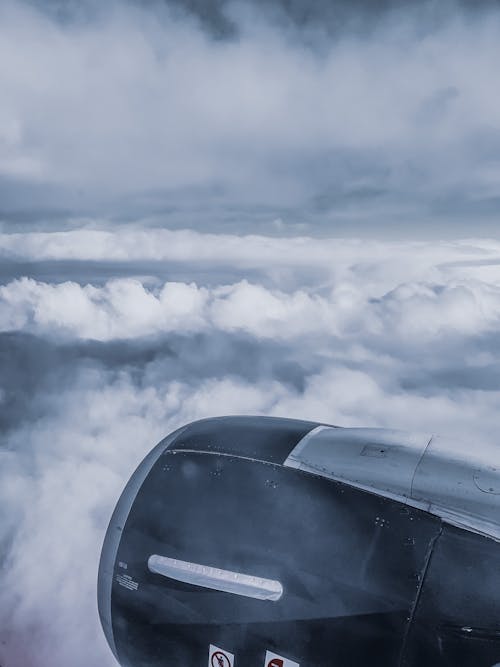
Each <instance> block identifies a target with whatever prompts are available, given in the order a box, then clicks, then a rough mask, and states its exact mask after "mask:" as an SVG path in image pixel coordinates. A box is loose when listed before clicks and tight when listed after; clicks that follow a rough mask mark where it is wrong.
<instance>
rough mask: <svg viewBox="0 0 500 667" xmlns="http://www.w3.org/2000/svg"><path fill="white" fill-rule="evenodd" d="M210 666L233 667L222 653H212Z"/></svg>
mask: <svg viewBox="0 0 500 667" xmlns="http://www.w3.org/2000/svg"><path fill="white" fill-rule="evenodd" d="M210 665H211V667H231V661H230V660H229V658H228V657H227V655H226V654H225V653H222V651H215V653H212V657H211V659H210Z"/></svg>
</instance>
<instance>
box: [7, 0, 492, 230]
mask: <svg viewBox="0 0 500 667" xmlns="http://www.w3.org/2000/svg"><path fill="white" fill-rule="evenodd" d="M310 4H311V3H305V2H304V3H302V2H296V3H284V2H283V3H279V2H277V3H275V4H274V5H273V4H271V5H269V3H265V2H253V3H251V2H239V3H238V2H222V1H220V2H215V0H214V1H213V2H211V3H201V2H194V3H189V4H188V6H189V7H190V8H191V10H192V9H193V8H194V10H196V11H194V12H193V11H188V10H187V9H186V8H185V7H184V4H183V3H182V2H175V3H160V2H147V3H146V2H145V3H138V2H136V3H134V2H111V3H96V2H89V1H87V2H83V3H72V2H52V3H35V2H30V3H28V2H20V1H18V2H14V1H13V0H6V1H5V2H2V3H1V7H0V63H1V65H0V94H1V97H2V108H1V110H0V200H1V202H2V203H1V208H2V210H0V218H2V219H3V220H4V222H5V224H12V223H15V222H17V223H19V222H20V221H21V222H24V223H29V222H33V220H36V221H38V223H39V222H40V220H41V219H43V220H45V221H46V222H47V224H51V225H54V224H55V222H54V221H55V220H56V219H57V216H59V220H62V219H63V218H64V216H66V215H67V214H68V213H71V214H79V215H81V214H95V213H96V211H98V212H99V215H101V216H102V215H103V214H106V215H108V216H117V217H119V218H120V219H121V220H123V219H129V218H130V217H147V218H148V219H150V220H155V221H158V220H161V221H165V220H167V221H168V224H169V225H170V226H171V227H172V226H176V227H183V226H185V225H186V220H189V222H188V224H189V225H190V226H191V225H192V224H193V220H196V224H197V226H199V227H203V228H204V229H205V230H207V229H211V230H218V231H221V230H222V229H226V230H234V229H236V230H237V231H241V229H242V226H245V228H246V229H247V230H248V231H251V230H253V231H255V230H256V229H260V230H261V231H262V230H263V229H264V226H267V225H269V223H270V222H272V221H274V220H276V221H277V223H276V224H277V226H278V231H279V232H280V233H282V232H283V230H289V231H290V226H293V225H305V226H306V227H307V231H308V233H324V232H325V227H326V226H327V228H328V231H329V232H330V233H331V231H332V230H334V231H335V232H336V233H337V234H346V233H347V234H364V235H366V234H368V235H370V234H372V235H373V234H374V233H376V234H380V230H381V229H384V230H385V231H386V233H389V232H392V233H394V230H395V229H396V230H398V233H399V234H400V235H406V236H410V237H415V236H417V235H422V234H424V235H425V236H427V237H428V236H429V235H430V234H431V233H432V234H436V233H437V235H448V236H449V235H450V232H447V229H448V225H449V223H450V222H451V221H452V222H453V225H454V227H453V229H454V232H452V234H453V233H455V234H456V233H457V230H459V233H460V234H462V235H464V234H465V235H472V234H475V233H477V229H478V225H479V228H480V229H482V230H483V231H487V232H488V233H489V234H490V235H491V234H493V233H494V232H496V228H495V225H496V212H497V209H498V201H499V199H498V197H499V191H498V182H499V178H498V175H499V173H498V170H499V167H498V164H499V157H500V143H499V137H500V125H499V123H500V121H499V119H500V96H499V93H498V92H497V91H498V85H497V63H498V60H499V57H500V39H499V37H500V10H499V9H498V5H495V4H494V3H488V2H486V3H477V2H476V3H433V2H428V3H423V4H421V3H419V6H418V7H416V8H413V9H411V7H408V5H407V3H405V4H404V5H401V6H399V5H398V3H396V2H385V3H377V7H378V10H377V11H375V10H374V9H373V7H374V4H375V3H367V2H360V1H359V2H356V3H353V4H352V7H351V9H350V10H349V9H348V7H349V4H350V3H348V4H342V3H313V7H314V8H312V9H311V8H309V5H310ZM370 6H371V7H372V9H371V10H370V11H369V7H370ZM381 6H382V7H385V10H384V11H381V10H380V7H381ZM285 7H288V10H287V11H285V9H284V8H285ZM436 226H437V232H436ZM374 230H376V232H374ZM291 233H295V231H294V228H293V227H292V229H291Z"/></svg>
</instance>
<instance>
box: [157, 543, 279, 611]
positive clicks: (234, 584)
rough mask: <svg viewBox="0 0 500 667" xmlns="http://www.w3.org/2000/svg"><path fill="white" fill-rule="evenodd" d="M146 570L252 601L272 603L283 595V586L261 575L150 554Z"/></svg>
mask: <svg viewBox="0 0 500 667" xmlns="http://www.w3.org/2000/svg"><path fill="white" fill-rule="evenodd" d="M148 569H149V571H150V572H153V573H155V574H160V575H161V576H162V577H168V578H169V579H175V580H176V581H182V582H184V583H186V584H191V585H193V586H201V587H203V588H210V589H212V590H216V591H222V592H224V593H233V594H235V595H242V596H244V597H249V598H254V599H255V600H271V601H273V602H276V601H277V600H279V599H280V598H281V596H282V595H283V586H282V585H281V583H280V582H279V581H276V580H275V579H264V578H263V577H255V576H253V575H250V574H243V573H241V572H232V571H231V570H222V569H220V568H218V567H211V566H209V565H201V564H200V563H190V562H188V561H184V560H179V559H177V558H168V557H167V556H158V555H156V554H153V555H151V556H150V557H149V558H148Z"/></svg>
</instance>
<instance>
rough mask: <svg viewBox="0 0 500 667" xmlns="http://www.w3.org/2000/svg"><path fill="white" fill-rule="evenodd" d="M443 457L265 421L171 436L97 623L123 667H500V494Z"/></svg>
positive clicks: (424, 439) (118, 532)
mask: <svg viewBox="0 0 500 667" xmlns="http://www.w3.org/2000/svg"><path fill="white" fill-rule="evenodd" d="M432 442H433V441H432V437H431V436H427V435H419V434H416V435H415V434H404V433H402V432H398V431H389V430H385V429H341V428H335V427H331V426H325V425H320V424H316V423H311V422H304V421H298V420H292V419H279V418H266V417H222V418H215V419H206V420H202V421H199V422H195V423H193V424H190V425H188V426H185V427H183V428H181V429H179V430H178V431H176V432H175V433H173V434H171V435H170V436H168V437H167V438H166V439H165V440H163V441H162V442H161V443H160V444H159V445H157V447H156V448H155V449H153V451H152V452H151V453H150V454H149V455H148V456H147V457H146V458H145V459H144V461H143V462H142V463H141V464H140V466H139V467H138V469H137V470H136V471H135V473H134V474H133V476H132V478H131V479H130V481H129V483H128V485H127V486H126V488H125V490H124V492H123V494H122V496H121V498H120V500H119V502H118V505H117V507H116V509H115V512H114V514H113V517H112V519H111V522H110V525H109V528H108V531H107V534H106V538H105V542H104V546H103V550H102V556H101V563H100V569H99V582H98V602H99V614H100V618H101V622H102V625H103V628H104V632H105V634H106V638H107V640H108V643H109V645H110V647H111V649H112V651H113V653H114V654H115V656H116V658H117V660H118V661H119V663H120V664H121V665H122V666H123V667H146V666H147V667H166V666H167V665H168V666H169V667H174V666H177V667H205V665H208V667H298V665H300V666H304V667H357V666H358V665H359V666H364V665H370V666H372V667H373V666H374V665H380V666H383V667H391V666H393V665H394V666H396V665H407V666H408V667H410V666H411V667H422V665H461V666H467V665H470V666H471V667H472V666H474V667H483V666H484V667H492V666H493V665H495V664H496V663H497V662H500V624H499V618H500V592H499V591H500V588H499V586H498V584H499V583H500V581H499V580H500V547H499V544H498V542H497V537H498V536H496V535H495V534H494V533H495V530H496V529H495V528H492V529H491V532H492V535H489V534H487V532H488V531H487V530H486V528H485V526H486V527H487V526H492V525H493V524H494V517H497V518H498V517H499V516H500V515H499V514H498V507H496V509H495V508H493V509H492V508H491V503H492V502H493V504H495V503H497V502H498V498H499V496H498V495H497V494H495V493H492V492H488V491H486V490H484V489H481V488H480V486H481V483H479V484H478V479H479V480H480V481H481V480H483V482H484V479H486V478H485V477H484V476H485V475H486V476H487V475H488V474H490V476H491V474H493V473H491V471H489V473H488V471H487V470H483V471H482V476H481V474H478V469H477V467H474V466H473V467H472V468H473V469H472V470H471V471H470V480H469V478H468V477H467V484H465V485H464V481H463V476H464V475H465V476H467V475H466V473H465V472H464V470H465V471H467V469H468V468H467V465H465V464H464V463H463V461H460V462H459V463H456V462H455V463H454V462H453V461H451V462H450V461H448V462H447V463H446V461H445V462H444V463H443V447H444V449H446V447H445V446H444V445H443V444H442V443H441V444H439V445H437V447H438V449H436V450H435V451H434V449H433V446H432ZM433 457H434V458H433ZM440 465H441V468H440V467H439V466H440ZM446 465H447V466H448V467H447V468H446ZM454 465H455V468H456V469H455V468H454ZM445 469H446V470H448V476H447V477H446V478H444V477H443V472H442V471H443V470H445ZM433 470H436V471H437V473H436V474H437V482H436V485H437V486H439V487H440V488H436V489H434V491H433V490H432V488H431V487H432V484H431V482H430V480H429V475H430V476H431V477H432V471H433ZM450 471H451V472H450ZM453 471H454V472H453ZM480 473H481V471H480ZM474 475H475V477H474ZM459 478H460V479H459ZM488 480H489V481H487V483H486V484H484V483H483V486H485V488H489V489H494V488H495V489H496V487H494V486H492V485H494V483H495V482H494V481H492V480H491V479H490V478H488ZM459 482H460V483H459ZM444 487H446V488H444ZM471 489H472V490H471ZM464 491H465V496H464V495H463V492H464ZM440 494H441V495H440ZM443 494H446V496H447V498H448V502H447V503H444V500H443V498H442V497H441V496H442V495H443ZM492 499H493V500H492ZM443 503H444V504H443ZM488 503H489V504H488ZM492 517H493V518H492ZM481 522H482V523H481ZM485 533H486V534H485Z"/></svg>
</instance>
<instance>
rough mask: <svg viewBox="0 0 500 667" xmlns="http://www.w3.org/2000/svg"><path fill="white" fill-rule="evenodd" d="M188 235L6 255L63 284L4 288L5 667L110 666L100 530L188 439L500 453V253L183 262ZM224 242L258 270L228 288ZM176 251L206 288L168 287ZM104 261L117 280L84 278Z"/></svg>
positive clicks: (237, 247) (35, 243)
mask: <svg viewBox="0 0 500 667" xmlns="http://www.w3.org/2000/svg"><path fill="white" fill-rule="evenodd" d="M186 233H187V232H168V233H167V235H166V236H165V233H164V232H163V231H162V230H158V231H157V234H158V235H159V236H158V237H157V238H156V242H155V237H154V235H153V236H152V237H151V239H150V241H151V243H150V244H149V245H148V244H145V243H144V244H143V245H141V244H140V243H132V242H131V238H134V237H131V236H130V234H137V235H138V236H136V237H135V240H136V241H137V240H138V239H141V238H144V239H146V238H147V234H146V233H145V232H144V231H141V230H138V231H136V232H131V231H130V230H127V229H124V230H121V231H116V232H115V233H114V234H113V233H112V232H111V231H109V230H108V231H107V232H104V231H102V230H101V231H100V232H99V231H96V230H90V231H89V230H77V231H74V232H68V233H67V234H65V235H62V236H61V235H57V234H54V235H52V234H48V235H43V234H42V235H40V234H39V233H33V234H29V233H26V234H25V235H24V241H25V243H24V245H23V246H21V244H20V242H19V237H16V236H15V237H12V236H11V235H2V236H1V238H0V247H1V248H2V249H3V250H2V252H4V253H8V256H9V257H10V261H11V262H13V263H12V264H10V265H9V266H11V268H12V267H13V266H14V264H15V262H18V263H21V264H20V265H21V266H23V267H24V270H25V271H26V272H27V273H28V274H29V269H27V268H26V267H30V266H35V265H36V263H37V262H38V261H39V260H38V259H37V258H38V256H39V255H40V256H41V257H44V258H45V260H44V261H50V262H53V263H55V265H56V266H57V267H58V271H57V280H41V279H34V278H29V277H26V276H25V277H21V278H18V277H11V278H9V277H5V279H4V280H3V282H2V285H1V286H0V325H1V327H0V328H1V331H0V362H1V367H2V375H1V400H2V403H1V405H2V411H1V413H0V414H1V428H2V447H1V449H0V462H1V465H0V508H1V509H0V517H1V520H0V544H1V545H2V548H1V551H0V553H1V554H2V558H1V563H2V567H1V569H0V584H1V587H2V602H1V604H0V628H1V629H0V664H2V666H3V667H21V666H22V667H49V665H50V667H67V665H68V664H71V665H73V666H74V667H89V665H92V666H94V665H95V666H96V667H97V666H99V667H102V666H105V665H109V666H110V667H111V665H112V664H113V659H112V656H111V654H110V652H109V650H108V648H107V646H106V645H105V642H104V639H103V636H102V633H101V630H100V628H99V624H98V618H97V609H96V568H97V562H98V557H99V551H100V545H101V542H102V539H103V535H104V531H105V529H106V525H107V521H108V519H109V516H110V513H111V511H112V509H113V506H114V504H115V502H116V499H117V497H118V495H119V493H120V490H121V488H122V487H123V485H124V483H125V481H126V480H127V478H128V476H129V475H130V474H131V472H132V470H133V469H134V467H135V465H136V464H137V463H138V462H139V460H140V459H141V458H142V457H143V456H144V455H145V454H146V452H147V451H148V450H149V449H150V448H151V447H152V446H153V445H154V444H155V443H156V442H157V441H158V440H159V439H161V437H163V436H164V435H165V434H166V433H168V432H169V431H171V430H173V429H174V428H176V427H178V426H179V425H181V424H183V423H186V422H189V421H191V420H193V419H197V418H200V417H204V416H209V415H215V414H221V413H223V414H241V413H254V414H270V415H282V416H294V417H300V418H306V419H313V420H319V421H323V422H328V423H337V424H341V425H346V426H347V425H358V426H363V425H366V426H374V425H375V426H389V427H396V428H397V427H399V428H402V429H409V430H418V431H433V432H438V433H442V434H446V435H451V436H452V437H453V436H456V437H457V448H458V447H465V449H467V448H472V447H473V448H475V449H477V447H479V446H481V447H487V446H489V445H493V444H495V434H496V432H497V424H498V401H499V399H500V384H499V382H498V377H499V374H498V370H499V369H498V361H497V359H498V335H497V331H498V326H499V320H500V260H499V259H498V257H499V254H498V251H499V248H498V242H496V241H487V240H472V239H471V240H468V241H456V242H444V241H443V242H441V243H439V244H433V243H423V242H419V243H410V242H408V243H401V242H399V243H394V242H380V241H378V242H375V241H374V242H371V243H360V242H359V241H355V240H352V241H349V240H346V241H342V240H339V239H334V240H323V241H321V242H320V241H318V240H315V239H311V238H306V237H301V238H283V239H277V238H265V237H258V236H254V237H250V238H248V237H240V238H239V240H238V238H237V237H228V236H227V235H226V236H221V237H220V238H218V237H217V235H208V236H207V235H203V234H199V233H198V232H194V231H192V232H190V233H189V239H190V243H189V244H187V245H186V243H185V238H186ZM72 234H73V235H74V236H73V237H72V236H71V235H72ZM88 234H90V235H89V236H86V235H88ZM144 234H145V236H141V235H144ZM162 238H163V239H164V240H165V238H168V240H169V241H170V244H165V248H164V249H161V248H160V250H159V246H160V245H161V244H159V243H158V240H159V239H162ZM90 239H91V240H92V242H90V241H89V240H90ZM217 242H218V243H217ZM191 244H193V245H192V246H191ZM227 244H229V245H230V246H231V247H232V252H233V254H234V256H235V257H238V253H241V257H242V259H243V258H244V267H243V269H239V270H238V269H236V268H234V270H233V271H234V279H233V280H232V281H229V282H217V280H216V276H217V271H218V269H219V268H220V265H221V264H223V263H224V261H226V262H227V261H228V255H227ZM318 244H319V245H318ZM198 246H199V247H200V248H202V247H203V248H204V249H205V253H206V255H205V263H204V264H200V265H197V264H196V262H195V261H194V260H193V257H192V256H191V254H190V253H196V252H197V247H198ZM320 246H321V247H320ZM129 247H134V249H135V250H134V252H135V254H134V252H132V251H130V254H131V256H132V259H130V261H129V263H128V266H129V267H130V270H131V275H123V273H124V271H125V269H124V266H125V267H126V265H127V263H126V262H125V260H124V259H123V253H124V252H125V251H124V249H126V248H129ZM186 248H191V250H190V251H188V250H187V249H186ZM263 248H265V249H267V253H269V254H268V256H266V258H265V260H264V259H263V257H262V252H263ZM297 248H301V249H302V250H304V248H306V249H307V250H308V251H307V252H298V251H297V250H296V249H297ZM315 248H316V251H315V250H314V249H315ZM108 249H111V250H112V252H110V257H107V253H108ZM180 249H183V252H184V253H185V254H184V255H182V253H181V254H180ZM152 253H153V254H154V255H155V257H156V260H155V261H150V262H149V268H150V273H149V274H145V275H142V276H138V275H135V274H134V271H133V267H134V262H136V261H138V260H139V259H141V260H143V261H144V262H145V263H146V265H148V263H147V258H148V257H149V256H150V255H151V254H152ZM158 253H159V254H160V255H161V253H164V255H165V256H164V258H163V260H160V259H158V257H157V255H158ZM169 253H171V255H173V256H174V257H175V262H174V263H175V265H176V267H177V268H176V270H177V271H182V270H185V268H184V269H182V264H183V263H184V264H185V265H186V266H189V267H190V272H191V280H190V281H181V280H165V279H164V278H163V277H162V272H161V271H158V272H157V273H156V274H155V273H154V271H155V270H157V269H158V267H159V266H162V265H163V264H165V265H169V264H170V263H171V262H172V261H173V260H172V259H169V258H170V257H171V255H169ZM90 254H92V257H98V258H99V261H100V262H101V263H103V264H105V265H106V267H107V277H106V278H105V279H103V280H100V281H91V280H90V281H89V280H83V281H82V280H80V279H79V278H78V275H79V271H80V268H79V267H80V265H81V262H82V259H81V257H88V256H89V255H90ZM125 254H126V252H125ZM56 255H57V259H54V257H55V256H56ZM167 255H168V258H167ZM68 257H70V259H68ZM224 257H225V260H224ZM272 258H275V259H276V262H278V258H280V262H279V265H278V266H277V265H275V264H274V263H273V261H271V260H272ZM14 260H15V261H14ZM124 262H125V264H124ZM95 266H98V265H97V264H96V265H95ZM141 266H142V265H141ZM113 267H116V268H117V270H118V269H119V271H120V275H113ZM250 270H251V271H252V274H251V275H252V277H251V279H250V278H249V277H248V276H246V275H245V274H246V273H247V272H248V271H250ZM14 273H15V271H14ZM207 276H208V279H207ZM461 441H462V442H463V443H464V444H463V445H460V444H459V443H460V442H461ZM485 451H486V450H485Z"/></svg>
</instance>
